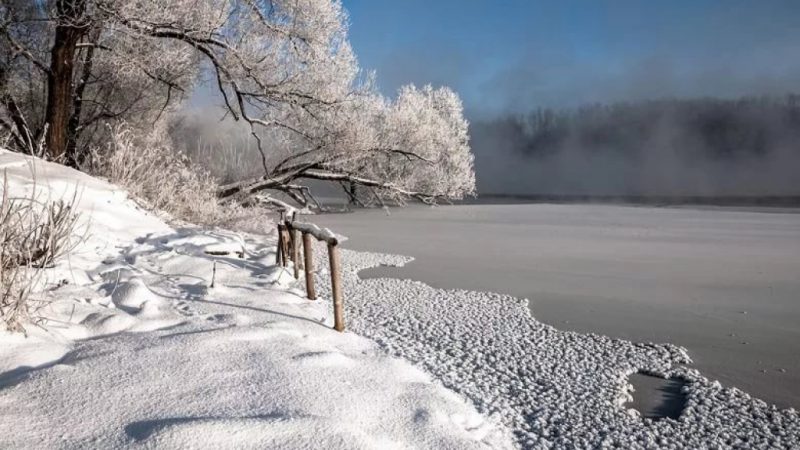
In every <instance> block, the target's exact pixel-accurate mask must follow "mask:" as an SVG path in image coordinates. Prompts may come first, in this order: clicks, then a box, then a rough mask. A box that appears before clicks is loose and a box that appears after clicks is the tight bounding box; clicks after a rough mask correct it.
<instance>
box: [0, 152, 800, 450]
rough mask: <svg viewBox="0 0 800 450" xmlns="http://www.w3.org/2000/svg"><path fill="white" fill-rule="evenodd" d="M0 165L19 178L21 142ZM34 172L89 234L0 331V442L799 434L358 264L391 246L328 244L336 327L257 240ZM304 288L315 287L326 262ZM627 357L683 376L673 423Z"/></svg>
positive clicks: (679, 355) (606, 351)
mask: <svg viewBox="0 0 800 450" xmlns="http://www.w3.org/2000/svg"><path fill="white" fill-rule="evenodd" d="M0 167H6V168H8V169H9V173H10V175H12V177H13V178H12V182H13V185H14V186H15V188H16V189H22V188H24V187H25V185H26V180H30V178H29V177H30V176H29V174H28V172H26V170H27V168H26V167H25V165H24V164H20V159H19V156H18V155H12V154H8V153H0ZM44 172H49V174H48V177H47V179H48V180H52V182H50V181H48V183H50V190H51V192H60V191H69V190H70V189H71V186H74V184H75V183H79V184H81V185H82V186H83V187H82V196H81V199H82V203H81V207H80V209H81V210H82V211H84V212H87V214H88V212H91V213H92V217H93V218H92V223H91V228H90V229H91V230H92V231H91V233H90V235H89V236H90V237H89V239H88V240H87V241H86V242H85V243H84V244H82V245H81V247H80V248H79V249H78V251H76V252H75V254H74V255H73V256H72V258H70V260H69V261H65V262H64V264H62V265H61V266H60V267H59V268H58V269H56V270H54V271H53V272H54V277H53V278H54V281H58V280H59V279H61V278H65V279H68V280H70V283H69V284H67V285H64V286H61V287H59V288H57V289H54V290H51V291H49V292H48V295H49V296H50V297H51V298H52V299H54V300H55V303H54V304H53V306H52V307H51V308H50V309H49V310H48V311H47V314H48V316H49V317H50V318H51V320H50V321H49V322H48V324H47V327H46V329H44V330H43V329H40V328H35V327H30V331H31V335H32V336H31V337H30V338H28V339H23V338H21V337H19V336H11V335H8V334H4V335H2V336H0V343H2V346H0V362H2V364H3V366H2V368H0V429H2V430H4V431H3V433H0V448H53V447H56V448H86V447H91V448H119V447H133V446H141V447H146V448H150V447H159V448H162V447H164V448H179V447H180V448H183V447H207V448H219V447H230V448H247V447H257V448H264V447H268V448H381V449H383V448H482V447H496V448H504V447H508V446H510V445H511V439H512V438H511V436H510V433H511V432H513V434H514V435H513V437H514V438H515V439H516V444H517V446H519V447H522V448H592V447H619V448H725V447H748V448H749V447H755V448H768V447H771V448H792V447H798V446H800V418H798V415H797V413H796V412H794V411H791V410H778V409H777V408H775V407H773V406H770V405H767V404H766V403H764V402H762V401H760V400H757V399H754V398H751V397H750V396H749V395H747V394H745V393H743V392H741V391H739V390H736V389H733V388H727V387H723V386H721V385H720V384H719V383H716V382H712V381H709V380H708V379H706V378H704V377H703V376H702V375H701V374H699V373H698V372H697V371H695V370H692V369H686V368H683V367H681V366H679V364H681V363H684V362H687V361H688V360H689V358H688V355H687V354H686V352H685V351H684V350H683V349H681V348H679V347H676V346H673V345H668V344H636V343H632V342H629V341H625V340H619V339H613V338H609V337H605V336H600V335H596V334H580V333H575V332H568V331H560V330H558V329H556V328H553V327H551V326H548V325H545V324H542V323H540V322H538V321H536V320H535V319H534V318H533V317H532V315H531V314H530V311H529V309H528V305H527V302H526V301H524V300H519V299H517V298H514V297H511V296H507V295H500V294H491V293H481V292H472V291H466V290H445V289H437V288H433V287H431V286H428V285H426V284H424V283H421V282H415V281H410V280H395V279H386V278H384V279H369V280H362V279H360V278H359V277H358V272H359V271H360V270H362V269H364V268H367V267H374V266H377V265H380V264H388V265H398V264H404V263H406V262H407V261H408V260H409V259H408V258H405V257H400V256H391V255H385V254H376V253H366V252H356V251H350V250H344V251H343V252H342V261H343V269H344V278H343V281H344V292H345V305H346V322H347V325H348V328H349V330H351V331H353V332H355V333H356V334H353V333H344V334H339V333H336V332H334V331H332V330H330V328H329V327H330V323H331V320H330V317H331V314H330V309H329V308H330V302H329V301H327V300H324V299H323V300H319V301H316V302H312V301H308V300H305V299H303V296H302V287H301V286H302V285H300V284H297V283H295V282H294V281H293V280H292V279H291V278H290V277H289V276H288V274H287V273H286V272H284V271H282V270H280V269H278V268H276V267H274V266H273V265H272V262H273V261H274V253H273V248H274V239H270V238H269V237H266V238H265V237H259V236H239V235H236V234H233V233H228V232H224V231H219V230H217V231H208V230H201V229H196V228H191V227H187V228H179V229H175V228H171V227H169V226H167V225H165V224H164V223H163V222H162V221H160V220H159V219H158V218H156V217H153V216H152V215H149V214H147V213H145V212H143V211H141V210H139V209H137V208H136V207H135V206H134V205H133V204H132V203H131V202H130V201H129V200H127V199H125V195H124V193H121V192H119V191H118V190H117V189H115V188H113V187H112V186H109V185H108V184H106V183H103V182H100V181H97V180H92V179H90V178H88V177H86V176H84V175H80V174H77V173H75V172H72V171H69V170H67V169H63V168H60V167H56V166H50V165H46V164H42V169H40V171H39V174H40V177H39V180H40V181H39V183H40V185H43V184H44V183H43V181H42V174H43V173H44ZM26 177H27V178H26ZM70 183H72V184H70ZM209 250H211V251H213V252H214V253H218V252H220V251H226V250H227V251H229V252H231V253H230V254H229V255H227V256H212V255H209V254H207V253H206V252H207V251H209ZM316 250H317V253H318V265H317V266H318V267H319V268H324V267H326V261H325V258H326V254H325V251H324V248H323V247H322V246H320V247H319V248H317V249H316ZM240 251H243V253H244V257H243V258H240V257H238V255H236V253H237V252H240ZM478 256H479V255H478ZM215 260H216V261H217V263H216V267H217V271H216V280H215V281H216V283H215V287H214V288H209V284H210V278H211V274H212V267H213V264H214V261H215ZM317 286H318V291H319V292H320V294H321V297H322V298H328V297H329V284H328V279H327V273H326V272H325V270H324V269H321V270H320V272H319V273H318V279H317ZM398 356H399V357H401V358H404V359H405V360H406V361H403V360H401V359H397V358H396V357H398ZM407 361H410V362H411V363H413V364H414V365H416V368H415V367H413V366H411V365H409V363H408V362H407ZM35 367H38V368H39V369H38V370H29V369H30V368H35ZM642 370H644V371H648V372H651V373H655V374H661V375H663V376H667V375H671V376H677V377H682V378H684V379H686V380H687V381H688V383H689V384H688V387H687V389H686V390H687V392H686V394H687V396H688V405H687V408H686V409H685V410H684V411H683V413H682V414H681V416H680V417H679V419H678V420H671V419H665V420H659V421H652V420H649V419H642V418H640V417H639V416H638V415H637V414H636V413H635V412H634V411H631V410H630V409H629V408H628V407H627V406H625V402H626V401H627V400H629V398H630V392H629V391H630V385H629V383H628V378H627V377H628V375H629V374H631V373H633V372H636V371H642ZM454 392H455V393H454Z"/></svg>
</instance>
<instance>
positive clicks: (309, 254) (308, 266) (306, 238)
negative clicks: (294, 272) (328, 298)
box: [303, 233, 317, 300]
mask: <svg viewBox="0 0 800 450" xmlns="http://www.w3.org/2000/svg"><path fill="white" fill-rule="evenodd" d="M311 245H312V244H311V235H310V234H309V233H303V256H304V259H305V266H304V267H305V271H306V293H307V294H308V298H309V300H316V299H317V291H316V290H315V289H314V248H313V247H312V246H311Z"/></svg>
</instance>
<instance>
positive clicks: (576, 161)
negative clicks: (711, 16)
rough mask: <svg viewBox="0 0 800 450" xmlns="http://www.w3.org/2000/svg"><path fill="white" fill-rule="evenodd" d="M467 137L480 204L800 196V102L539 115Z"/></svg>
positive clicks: (644, 104) (475, 127)
mask: <svg viewBox="0 0 800 450" xmlns="http://www.w3.org/2000/svg"><path fill="white" fill-rule="evenodd" d="M471 135H472V139H473V142H472V145H473V149H474V151H475V154H476V167H477V175H478V190H479V192H480V193H481V194H484V195H491V194H513V195H580V196H593V195H596V196H676V197H685V196H704V197H707V196H710V197H714V196H796V195H798V194H800V183H798V180H797V173H800V145H798V143H799V142H800V102H798V97H796V96H787V97H785V98H773V97H762V98H746V99H739V100H718V99H709V98H706V99H694V100H689V99H684V100H678V99H666V100H659V101H641V102H632V103H631V102H629V103H616V104H611V105H600V104H595V105H592V106H587V107H583V108H579V109H562V110H554V109H538V110H535V111H531V112H530V113H528V114H524V115H523V114H512V113H508V114H505V115H499V116H497V117H495V118H492V119H484V120H481V121H477V122H475V123H473V124H472V127H471Z"/></svg>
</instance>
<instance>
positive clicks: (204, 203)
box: [88, 124, 224, 224]
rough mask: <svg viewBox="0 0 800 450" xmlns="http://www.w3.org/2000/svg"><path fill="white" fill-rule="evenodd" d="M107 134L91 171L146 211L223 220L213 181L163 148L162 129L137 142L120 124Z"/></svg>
mask: <svg viewBox="0 0 800 450" xmlns="http://www.w3.org/2000/svg"><path fill="white" fill-rule="evenodd" d="M110 135H111V143H110V144H109V145H108V147H107V148H106V149H105V151H103V152H94V155H93V158H92V162H91V164H90V167H88V170H89V171H90V172H92V173H93V174H95V175H100V176H103V177H105V178H107V179H108V180H109V181H111V182H112V183H115V184H118V185H120V186H122V187H124V188H126V189H127V190H128V192H130V194H131V195H133V196H134V197H135V198H137V199H138V200H140V201H142V202H144V203H145V206H146V207H147V208H149V209H155V210H160V211H165V212H167V213H168V214H170V215H172V216H173V217H175V218H177V219H181V220H185V221H188V222H192V223H200V224H210V223H215V222H217V221H219V220H220V219H221V218H222V217H223V216H224V212H223V208H221V207H220V205H219V203H218V202H217V196H216V189H217V182H216V180H215V179H214V178H213V177H212V176H211V175H210V174H209V173H208V172H207V171H205V170H203V169H202V168H200V167H199V166H197V165H195V164H193V163H192V162H191V161H190V160H189V158H187V157H186V156H185V155H184V154H182V153H180V152H175V151H174V150H173V149H172V148H170V146H169V145H167V144H165V142H168V140H167V139H166V138H164V137H163V136H164V135H163V133H161V132H160V130H156V131H154V132H152V133H151V134H150V135H148V136H145V137H144V138H137V136H136V135H135V133H134V132H133V131H132V130H131V129H130V128H128V127H127V126H125V125H124V124H123V125H117V126H116V127H113V128H112V129H111V133H110Z"/></svg>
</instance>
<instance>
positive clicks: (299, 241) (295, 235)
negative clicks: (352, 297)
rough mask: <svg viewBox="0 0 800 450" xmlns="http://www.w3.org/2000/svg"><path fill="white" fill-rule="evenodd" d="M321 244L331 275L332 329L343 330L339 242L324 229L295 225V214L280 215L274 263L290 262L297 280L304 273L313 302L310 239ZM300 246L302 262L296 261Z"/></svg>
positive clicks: (305, 224)
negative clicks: (301, 248) (322, 243)
mask: <svg viewBox="0 0 800 450" xmlns="http://www.w3.org/2000/svg"><path fill="white" fill-rule="evenodd" d="M312 237H313V238H315V239H316V240H318V241H323V242H325V243H326V244H327V246H328V261H329V262H330V269H331V270H330V272H331V291H332V292H333V328H334V329H335V330H336V331H344V303H343V301H344V300H343V299H342V279H341V261H340V259H339V247H338V246H339V240H338V239H337V238H336V236H334V235H333V233H331V232H330V231H328V230H322V229H320V228H319V227H318V226H316V225H314V224H310V223H303V222H297V221H296V220H295V215H294V214H292V216H291V219H289V218H287V217H286V214H285V213H281V220H280V222H279V223H278V248H277V251H276V252H275V258H276V261H275V262H276V264H278V265H279V266H282V267H286V266H287V265H288V262H289V261H292V262H293V268H294V278H295V279H299V278H300V269H303V270H304V271H305V277H306V293H307V295H308V298H309V299H310V300H316V299H317V292H316V290H315V289H314V252H313V249H312V240H311V238H312ZM301 245H302V247H303V259H302V260H301V259H300V246H301Z"/></svg>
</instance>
